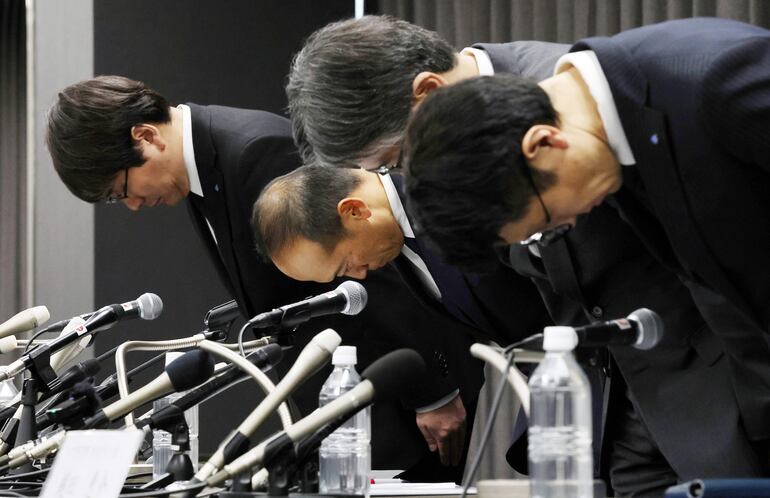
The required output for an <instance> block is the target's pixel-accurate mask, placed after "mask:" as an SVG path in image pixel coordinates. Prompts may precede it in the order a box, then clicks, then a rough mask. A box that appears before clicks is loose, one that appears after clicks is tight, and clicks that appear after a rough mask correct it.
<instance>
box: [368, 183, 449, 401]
mask: <svg viewBox="0 0 770 498" xmlns="http://www.w3.org/2000/svg"><path fill="white" fill-rule="evenodd" d="M378 176H379V178H380V182H381V183H382V186H383V188H384V189H385V195H387V196H388V203H389V204H390V210H391V211H392V212H393V216H394V217H395V218H396V222H397V223H398V226H399V227H401V231H402V232H403V233H404V237H408V238H410V239H413V238H415V237H414V230H412V225H411V224H409V218H407V217H406V211H404V206H403V204H401V198H400V197H399V196H398V191H397V190H396V186H395V185H393V180H392V179H391V178H390V176H389V175H378ZM401 254H403V255H404V256H405V257H406V259H407V260H409V262H410V263H411V264H412V266H413V267H414V268H415V270H416V273H417V277H418V278H419V279H420V282H422V284H423V285H424V286H425V288H426V289H427V290H428V292H429V293H430V294H431V295H432V296H433V297H435V298H436V299H437V300H440V299H441V291H439V289H438V285H436V281H435V280H433V277H432V276H431V274H430V271H428V267H427V266H426V265H425V262H424V261H423V260H422V258H421V257H420V256H418V255H417V253H415V252H414V251H412V250H411V249H409V248H408V247H406V244H404V245H403V246H401ZM459 394H460V390H459V389H455V390H454V391H452V392H451V393H449V394H447V395H446V396H444V397H442V398H440V399H438V400H436V401H434V402H433V403H431V404H430V405H428V406H421V407H419V408H415V410H414V411H415V412H417V413H426V412H432V411H433V410H436V409H438V408H441V407H442V406H444V405H446V404H448V403H449V402H450V401H452V400H453V399H455V398H456V397H457V396H458V395H459Z"/></svg>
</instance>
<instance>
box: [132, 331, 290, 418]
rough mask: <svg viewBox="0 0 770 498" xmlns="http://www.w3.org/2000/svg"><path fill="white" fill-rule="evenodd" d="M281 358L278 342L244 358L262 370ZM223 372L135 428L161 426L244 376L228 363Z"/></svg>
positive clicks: (267, 368)
mask: <svg viewBox="0 0 770 498" xmlns="http://www.w3.org/2000/svg"><path fill="white" fill-rule="evenodd" d="M282 358H283V349H282V348H281V346H279V345H278V344H268V345H267V346H264V347H262V348H259V349H257V350H256V351H253V352H251V353H250V354H249V355H248V356H246V359H247V360H249V361H250V362H251V363H253V364H254V366H256V367H257V368H259V369H260V370H262V371H263V372H267V371H268V370H270V369H271V368H273V367H274V366H275V365H277V364H278V363H280V361H281V359H282ZM227 368H228V369H227V370H226V371H224V372H223V373H221V374H219V375H217V376H216V377H214V378H213V379H211V380H209V381H208V382H206V383H205V384H201V385H200V386H198V387H197V388H195V389H193V390H192V391H190V392H188V393H187V394H185V395H184V396H182V397H181V398H179V399H178V400H176V401H174V402H173V403H171V404H169V405H166V406H164V407H163V408H161V409H160V410H159V411H157V412H155V413H153V414H152V415H150V416H149V417H146V418H142V419H140V420H138V421H137V422H136V423H135V424H134V425H135V426H136V428H137V429H141V428H143V427H149V428H150V429H156V428H163V427H164V425H165V424H166V423H168V422H169V421H171V420H175V419H176V418H177V417H178V416H181V415H182V414H184V412H185V410H188V409H189V408H192V407H193V406H195V405H197V404H199V403H203V402H204V401H206V400H207V399H209V398H211V397H212V396H215V395H216V394H217V393H219V392H221V391H223V390H225V389H227V388H229V387H230V386H231V385H233V384H234V383H236V382H238V381H240V380H243V379H245V378H246V372H244V371H242V370H240V369H239V368H236V367H235V365H230V366H229V367H227Z"/></svg>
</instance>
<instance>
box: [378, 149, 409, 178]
mask: <svg viewBox="0 0 770 498" xmlns="http://www.w3.org/2000/svg"><path fill="white" fill-rule="evenodd" d="M403 156H404V149H403V148H402V149H401V152H399V153H398V159H396V162H394V163H393V164H382V165H380V166H379V167H378V168H376V169H374V170H373V171H374V172H375V173H377V174H380V175H387V174H388V173H390V172H391V171H393V170H396V171H400V170H401V159H402V158H403Z"/></svg>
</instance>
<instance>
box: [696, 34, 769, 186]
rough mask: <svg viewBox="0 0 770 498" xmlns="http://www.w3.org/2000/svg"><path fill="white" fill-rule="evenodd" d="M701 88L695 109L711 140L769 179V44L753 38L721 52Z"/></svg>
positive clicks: (765, 39) (765, 40)
mask: <svg viewBox="0 0 770 498" xmlns="http://www.w3.org/2000/svg"><path fill="white" fill-rule="evenodd" d="M702 88H703V92H702V95H701V105H700V106H699V108H700V110H701V115H702V119H703V121H704V125H705V126H706V128H707V130H708V132H709V133H710V134H711V139H712V140H714V141H716V142H717V143H720V144H722V146H723V147H724V149H725V150H726V151H727V152H728V153H729V154H730V155H732V156H734V157H737V158H738V159H740V160H742V161H743V162H746V163H749V164H753V165H756V166H759V167H761V168H763V169H764V170H765V171H766V172H768V173H770V39H769V38H768V37H766V36H765V37H755V38H751V39H748V40H747V41H745V42H743V43H741V44H738V45H736V46H735V47H732V48H730V49H728V50H725V51H724V52H723V53H721V54H720V55H719V56H718V57H717V58H716V59H715V60H714V61H713V62H712V64H711V67H710V68H709V70H708V71H707V73H706V77H705V78H704V81H703V87H702Z"/></svg>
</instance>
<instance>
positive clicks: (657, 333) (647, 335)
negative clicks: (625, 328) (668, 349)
mask: <svg viewBox="0 0 770 498" xmlns="http://www.w3.org/2000/svg"><path fill="white" fill-rule="evenodd" d="M628 318H629V320H635V321H636V323H638V324H639V339H638V340H637V342H636V344H634V347H635V348H636V349H652V348H654V347H655V345H656V344H658V342H660V338H661V337H663V329H664V327H663V320H662V319H661V318H660V315H658V314H657V313H655V312H654V311H652V310H650V309H647V308H640V309H638V310H636V311H634V312H633V313H631V314H630V315H628Z"/></svg>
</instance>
